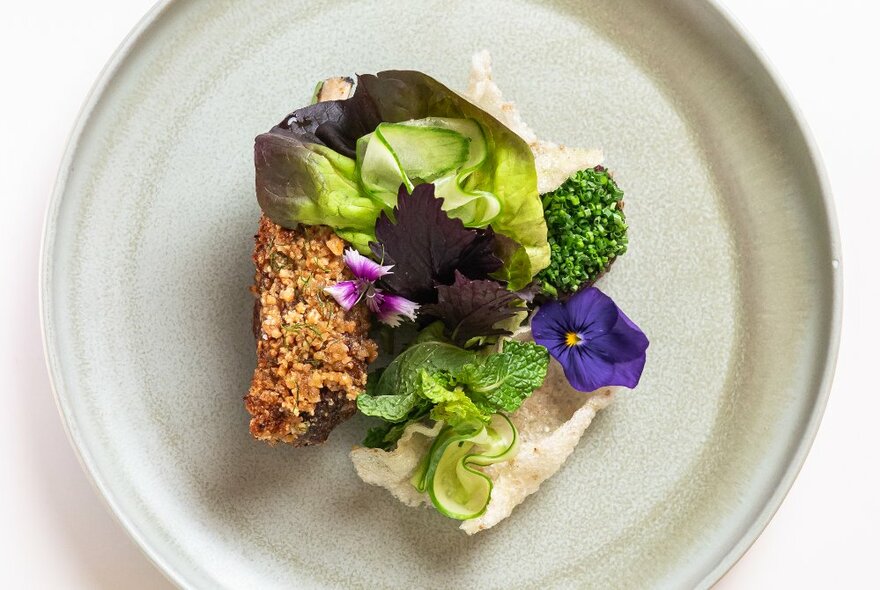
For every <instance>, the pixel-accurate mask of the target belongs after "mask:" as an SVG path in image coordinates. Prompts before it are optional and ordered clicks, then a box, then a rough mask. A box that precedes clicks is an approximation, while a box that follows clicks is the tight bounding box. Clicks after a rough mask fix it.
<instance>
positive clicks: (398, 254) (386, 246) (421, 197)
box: [371, 184, 502, 303]
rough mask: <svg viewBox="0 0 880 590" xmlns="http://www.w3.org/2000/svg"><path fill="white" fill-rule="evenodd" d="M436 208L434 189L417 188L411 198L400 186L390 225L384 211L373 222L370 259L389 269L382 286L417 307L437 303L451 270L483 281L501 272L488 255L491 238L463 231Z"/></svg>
mask: <svg viewBox="0 0 880 590" xmlns="http://www.w3.org/2000/svg"><path fill="white" fill-rule="evenodd" d="M442 207H443V199H438V198H436V197H435V196H434V185H432V184H420V185H418V186H416V187H415V188H414V189H413V192H412V194H409V193H407V191H406V187H404V186H403V185H401V187H400V191H399V193H398V197H397V207H395V208H394V216H393V218H394V221H393V222H392V220H391V219H392V218H391V217H389V216H388V215H387V214H386V213H384V212H383V213H382V214H381V215H380V216H379V219H378V220H377V221H376V240H377V242H378V243H374V244H371V248H372V250H373V254H374V255H375V256H376V257H377V258H379V259H381V260H384V261H386V262H388V263H393V264H394V273H393V274H390V275H388V276H386V277H383V279H382V285H383V286H384V287H387V288H388V289H389V290H390V291H394V292H395V293H397V294H399V295H402V296H404V297H406V298H407V299H409V300H411V301H415V302H417V303H434V302H435V301H437V291H436V290H435V288H434V287H435V285H437V284H441V285H448V284H451V283H452V282H453V281H454V280H455V274H454V273H455V271H459V272H461V273H462V274H463V275H465V276H466V277H468V278H469V279H487V278H488V275H489V273H491V272H494V271H496V270H498V269H499V268H501V264H502V263H501V260H500V259H499V258H498V257H497V256H495V254H494V253H493V251H492V243H493V242H494V239H495V234H494V233H491V232H490V231H487V230H478V229H469V228H466V227H465V226H464V224H463V223H462V222H461V220H460V219H454V218H450V217H449V215H448V214H447V213H446V211H443V209H442Z"/></svg>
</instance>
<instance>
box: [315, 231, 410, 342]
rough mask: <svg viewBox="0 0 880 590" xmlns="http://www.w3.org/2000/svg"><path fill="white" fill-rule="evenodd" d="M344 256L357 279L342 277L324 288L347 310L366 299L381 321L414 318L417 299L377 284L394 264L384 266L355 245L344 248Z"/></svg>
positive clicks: (397, 321)
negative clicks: (387, 290) (354, 246)
mask: <svg viewBox="0 0 880 590" xmlns="http://www.w3.org/2000/svg"><path fill="white" fill-rule="evenodd" d="M343 260H344V261H345V264H346V266H348V268H349V270H351V272H352V274H353V275H354V276H355V280H353V281H341V282H339V283H336V284H335V285H331V286H329V287H324V292H325V293H327V294H329V295H330V296H331V297H333V299H335V300H336V302H337V303H338V304H339V305H340V306H341V307H342V308H343V309H344V310H345V311H348V310H350V309H351V308H352V307H354V306H355V305H357V303H358V302H359V301H361V300H363V301H364V303H365V304H366V306H367V308H368V309H369V310H370V311H371V312H373V313H374V314H376V316H377V317H378V318H379V321H380V322H382V323H384V324H388V325H389V326H391V327H396V326H398V325H400V322H401V319H402V318H403V317H407V318H409V319H411V320H414V319H415V317H416V311H417V310H418V309H419V306H418V304H417V303H414V302H412V301H410V300H409V299H405V298H403V297H400V296H398V295H392V294H391V293H386V292H385V291H383V290H382V289H379V288H377V287H376V285H375V282H376V281H377V280H379V279H380V278H382V277H384V276H385V275H389V274H392V273H391V266H382V265H381V264H379V263H377V262H375V261H373V260H370V259H369V258H367V257H366V256H363V255H362V254H360V253H359V252H358V251H357V250H354V249H353V248H348V249H347V250H346V251H345V255H344V256H343Z"/></svg>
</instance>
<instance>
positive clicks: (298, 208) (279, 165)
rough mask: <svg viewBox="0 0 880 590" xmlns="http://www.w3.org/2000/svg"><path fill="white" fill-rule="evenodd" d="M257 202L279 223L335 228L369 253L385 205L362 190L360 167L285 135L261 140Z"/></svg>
mask: <svg viewBox="0 0 880 590" xmlns="http://www.w3.org/2000/svg"><path fill="white" fill-rule="evenodd" d="M254 162H255V165H256V170H257V201H258V202H259V204H260V207H261V208H262V210H263V212H264V213H265V214H266V215H267V216H268V217H269V218H270V219H271V220H272V221H274V222H275V223H277V224H279V225H281V226H284V227H288V228H293V227H296V226H297V224H300V223H302V224H305V225H329V226H330V227H332V228H334V229H335V230H336V232H337V233H338V234H339V235H340V237H342V238H343V239H345V240H347V241H349V242H351V243H352V244H354V245H355V247H357V248H358V250H361V251H364V252H368V251H369V243H370V241H371V240H372V239H373V236H374V227H375V225H376V218H377V217H378V216H379V213H380V212H381V211H382V204H381V203H378V202H376V201H374V200H373V199H371V198H369V197H366V196H362V195H361V193H360V192H359V190H358V183H357V176H356V173H355V162H354V160H352V159H351V158H348V157H346V156H343V155H341V154H339V153H337V152H335V151H333V150H332V149H330V148H329V147H327V146H324V145H320V144H317V143H307V142H303V141H302V140H301V139H300V138H298V137H296V136H295V135H293V134H291V133H289V132H285V131H284V130H273V131H272V132H270V133H264V134H263V135H260V136H258V137H257V139H256V143H255V145H254Z"/></svg>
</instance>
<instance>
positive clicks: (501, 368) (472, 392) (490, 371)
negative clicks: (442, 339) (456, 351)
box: [457, 340, 550, 412]
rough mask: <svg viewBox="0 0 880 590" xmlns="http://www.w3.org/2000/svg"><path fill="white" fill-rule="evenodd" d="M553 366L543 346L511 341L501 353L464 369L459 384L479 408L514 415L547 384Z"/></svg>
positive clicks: (468, 365)
mask: <svg viewBox="0 0 880 590" xmlns="http://www.w3.org/2000/svg"><path fill="white" fill-rule="evenodd" d="M549 362H550V355H549V353H548V352H547V349H546V348H544V347H543V346H540V345H538V344H533V343H531V342H516V341H514V340H508V341H506V342H505V343H504V349H503V350H502V351H501V352H498V353H495V354H491V355H488V356H485V357H482V359H481V360H480V361H479V362H475V363H469V364H467V365H465V366H464V367H462V370H461V373H460V374H459V376H458V378H457V381H458V383H460V384H463V385H464V386H465V388H466V389H467V392H468V395H469V396H470V397H471V399H472V400H473V401H474V402H475V403H476V404H477V405H479V406H481V407H483V408H487V409H488V410H489V411H491V412H499V411H504V412H514V411H516V410H517V409H518V408H519V407H520V405H522V403H523V401H525V399H526V398H527V397H529V396H530V395H531V394H532V392H533V391H534V390H536V389H537V388H539V387H540V386H541V385H542V384H543V383H544V378H545V377H546V376H547V366H548V364H549Z"/></svg>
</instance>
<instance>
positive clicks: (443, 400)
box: [421, 369, 490, 426]
mask: <svg viewBox="0 0 880 590" xmlns="http://www.w3.org/2000/svg"><path fill="white" fill-rule="evenodd" d="M421 380H422V383H421V385H422V391H421V393H422V396H424V397H425V398H427V399H428V400H430V401H431V402H432V403H434V407H433V408H432V409H431V419H432V420H437V421H440V420H443V421H444V422H446V423H448V424H450V425H452V426H456V425H458V424H464V423H467V422H474V421H480V422H488V421H489V416H490V413H489V412H485V411H483V410H481V409H480V408H478V407H477V406H476V405H475V404H474V402H473V401H472V400H471V398H469V397H468V395H467V393H465V391H464V390H463V389H462V388H461V387H457V386H456V385H455V379H454V378H453V377H451V376H449V375H448V374H447V373H445V372H439V373H434V374H431V373H429V372H428V371H426V370H424V369H422V371H421Z"/></svg>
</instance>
